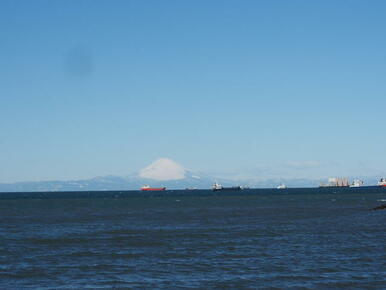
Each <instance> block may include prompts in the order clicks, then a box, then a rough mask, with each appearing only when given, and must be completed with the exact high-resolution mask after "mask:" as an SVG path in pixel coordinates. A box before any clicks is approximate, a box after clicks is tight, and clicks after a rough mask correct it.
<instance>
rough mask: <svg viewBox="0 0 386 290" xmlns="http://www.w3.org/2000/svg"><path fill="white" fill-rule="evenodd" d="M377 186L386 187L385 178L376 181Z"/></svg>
mask: <svg viewBox="0 0 386 290" xmlns="http://www.w3.org/2000/svg"><path fill="white" fill-rule="evenodd" d="M378 186H383V187H386V178H385V177H382V178H381V179H380V180H379V181H378Z"/></svg>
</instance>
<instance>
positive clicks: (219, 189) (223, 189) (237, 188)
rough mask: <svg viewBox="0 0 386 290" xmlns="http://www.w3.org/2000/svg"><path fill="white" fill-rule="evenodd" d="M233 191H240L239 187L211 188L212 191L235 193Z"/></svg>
mask: <svg viewBox="0 0 386 290" xmlns="http://www.w3.org/2000/svg"><path fill="white" fill-rule="evenodd" d="M235 190H241V187H240V186H235V187H223V188H213V191H235Z"/></svg>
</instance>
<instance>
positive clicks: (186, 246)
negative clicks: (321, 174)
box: [0, 191, 386, 289]
mask: <svg viewBox="0 0 386 290" xmlns="http://www.w3.org/2000/svg"><path fill="white" fill-rule="evenodd" d="M385 199H386V191H380V192H378V193H368V194H366V193H364V192H361V193H355V192H354V193H347V192H346V193H335V194H332V193H308V194H307V192H302V194H296V193H287V194H251V195H243V196H238V195H237V193H236V192H235V193H233V194H230V195H229V196H221V195H220V196H205V195H203V196H195V195H194V192H192V193H190V194H187V195H185V196H166V197H152V198H151V197H135V198H112V197H110V198H83V199H76V198H67V199H59V198H58V199H47V198H43V199H14V200H12V199H11V200H6V199H2V200H0V288H2V289H20V288H40V289H58V288H104V287H106V288H113V287H117V288H148V289H153V288H179V287H181V288H204V289H205V288H245V289H248V288H250V289H252V288H294V289H295V288H296V289H298V288H305V289H307V288H314V289H316V288H317V289H334V288H351V289H353V288H357V289H363V288H367V289H382V288H383V289H384V288H386V210H378V211H372V210H369V209H370V208H372V207H374V206H377V205H380V204H382V203H386V201H382V200H385Z"/></svg>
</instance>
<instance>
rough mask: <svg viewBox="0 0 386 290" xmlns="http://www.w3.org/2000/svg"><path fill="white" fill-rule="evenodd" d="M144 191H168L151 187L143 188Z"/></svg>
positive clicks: (164, 188)
mask: <svg viewBox="0 0 386 290" xmlns="http://www.w3.org/2000/svg"><path fill="white" fill-rule="evenodd" d="M141 190H142V191H162V190H166V187H150V186H149V185H144V186H142V187H141Z"/></svg>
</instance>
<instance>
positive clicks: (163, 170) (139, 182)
mask: <svg viewBox="0 0 386 290" xmlns="http://www.w3.org/2000/svg"><path fill="white" fill-rule="evenodd" d="M351 180H352V179H351ZM362 180H363V181H364V182H365V185H375V184H376V180H377V179H376V178H369V177H368V178H366V177H364V178H362ZM215 181H217V182H219V183H221V184H222V185H224V186H233V185H241V186H249V187H251V188H256V187H257V188H272V187H277V186H278V185H279V184H281V183H284V184H286V185H287V186H288V187H316V186H318V185H319V184H320V182H321V181H326V179H306V178H299V179H284V178H268V179H239V180H231V179H224V178H216V177H214V176H209V175H206V174H203V173H197V172H192V171H190V170H187V169H184V168H183V167H182V166H180V165H179V164H178V163H176V162H174V161H172V160H170V159H167V158H160V159H158V160H156V161H155V162H153V163H152V164H150V165H149V166H148V167H146V168H144V169H142V170H140V171H139V172H138V173H137V174H133V175H129V176H112V175H110V176H103V177H95V178H91V179H83V180H69V181H58V180H57V181H33V182H16V183H2V184H1V183H0V192H28V191H93V190H138V189H140V188H141V186H143V185H145V184H148V185H150V186H154V187H161V186H165V187H167V188H168V189H185V188H199V189H209V188H211V185H212V184H213V183H214V182H215Z"/></svg>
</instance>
